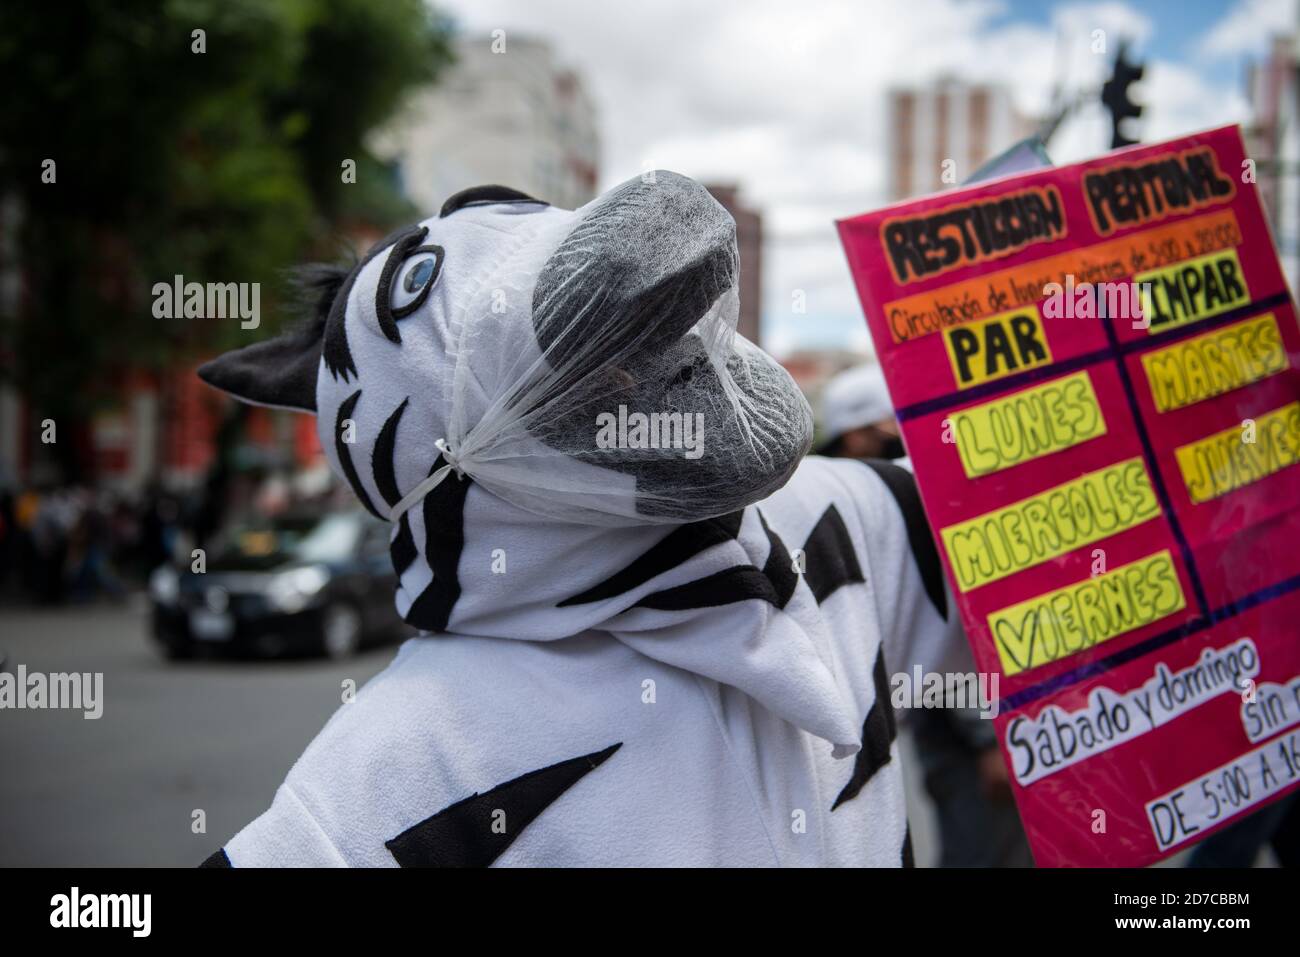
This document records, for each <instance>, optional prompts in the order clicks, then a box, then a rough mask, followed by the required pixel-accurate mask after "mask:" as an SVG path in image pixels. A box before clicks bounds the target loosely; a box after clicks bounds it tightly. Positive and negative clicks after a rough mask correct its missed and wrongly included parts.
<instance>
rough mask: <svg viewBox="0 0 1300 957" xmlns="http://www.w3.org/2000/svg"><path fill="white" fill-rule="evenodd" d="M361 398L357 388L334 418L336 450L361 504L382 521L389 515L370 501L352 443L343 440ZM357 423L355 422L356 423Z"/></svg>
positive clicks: (341, 465) (345, 474)
mask: <svg viewBox="0 0 1300 957" xmlns="http://www.w3.org/2000/svg"><path fill="white" fill-rule="evenodd" d="M360 398H361V390H360V389H357V391H356V392H353V393H352V394H351V395H350V396H348V397H347V398H346V399H344V400H343V404H342V405H340V406H339V412H338V416H337V417H336V418H335V420H334V452H335V453H336V454H337V455H338V457H339V466H340V468H342V469H343V476H344V477H345V478H346V479H347V480H348V484H349V485H351V486H352V491H353V492H355V493H356V496H357V498H358V499H360V500H361V504H362V505H364V506H365V507H366V511H368V512H369V513H370V514H371V515H373V516H375V518H377V519H379V520H381V521H387V518H388V516H386V515H380V514H379V512H378V511H376V510H375V506H374V505H372V504H371V502H370V496H369V495H367V494H366V490H365V487H364V486H363V485H362V484H361V479H360V477H358V475H357V468H356V466H355V465H353V464H352V452H351V450H350V446H351V443H350V442H344V441H343V423H344V422H346V421H347V420H348V419H350V418H352V412H353V410H355V409H356V407H357V401H358V400H359V399H360ZM354 424H355V423H354Z"/></svg>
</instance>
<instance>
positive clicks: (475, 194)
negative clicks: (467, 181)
mask: <svg viewBox="0 0 1300 957" xmlns="http://www.w3.org/2000/svg"><path fill="white" fill-rule="evenodd" d="M496 203H536V204H537V205H539V206H549V205H551V204H550V203H548V202H546V201H545V200H542V199H534V198H533V197H531V196H529V195H528V194H527V193H521V192H520V191H519V190H517V189H511V188H510V187H509V186H495V185H487V186H471V187H470V188H469V189H462V190H461V191H460V192H459V193H454V194H452V196H451V197H450V198H449V199H448V200H447V201H446V202H445V203H443V204H442V211H441V212H439V213H438V218H439V219H446V218H447V217H448V216H450V215H451V214H452V213H454V212H456V210H458V209H464V208H465V207H466V206H491V205H494V204H496Z"/></svg>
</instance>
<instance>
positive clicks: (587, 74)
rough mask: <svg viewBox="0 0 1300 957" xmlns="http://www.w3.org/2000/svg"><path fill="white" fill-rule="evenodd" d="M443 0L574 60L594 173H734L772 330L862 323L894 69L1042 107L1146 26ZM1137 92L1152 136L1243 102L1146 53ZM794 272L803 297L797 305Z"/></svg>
mask: <svg viewBox="0 0 1300 957" xmlns="http://www.w3.org/2000/svg"><path fill="white" fill-rule="evenodd" d="M438 2H440V3H441V4H442V6H444V7H445V8H447V9H449V10H450V11H451V12H453V14H454V15H456V16H457V17H458V19H459V20H460V21H461V23H462V24H463V26H464V27H465V28H466V29H467V30H470V31H472V32H483V33H486V32H487V31H490V30H492V29H496V28H501V29H505V30H506V31H507V35H509V33H510V31H512V30H514V31H519V32H521V33H529V34H533V35H537V36H541V37H543V38H545V39H547V40H549V41H550V42H551V43H552V44H553V45H554V47H555V48H556V51H557V53H558V55H559V56H560V58H561V59H562V60H563V61H564V62H567V63H569V64H571V65H573V66H574V67H576V68H577V69H578V70H579V71H580V72H581V74H582V75H583V77H584V80H585V82H586V84H587V86H588V88H589V90H590V91H591V94H592V96H593V99H594V100H595V102H596V104H597V107H598V109H599V111H600V127H601V133H602V141H603V147H604V157H603V161H602V164H601V179H602V186H603V187H608V186H610V185H613V184H614V183H617V182H621V181H622V180H624V179H626V178H628V177H631V176H634V175H637V174H639V173H641V172H643V171H644V170H646V169H650V168H656V167H663V168H669V169H675V170H677V171H679V172H682V173H685V174H687V175H689V176H693V177H695V178H697V179H702V180H714V181H721V182H727V183H736V184H738V185H739V186H740V187H741V192H742V195H743V196H744V197H746V198H747V199H748V201H749V202H751V203H752V204H754V205H757V206H759V207H761V208H762V210H763V212H764V227H765V233H766V243H765V250H764V251H765V257H764V269H765V276H764V303H763V312H764V330H765V332H764V334H765V336H767V337H768V344H769V345H772V346H775V347H777V348H781V347H789V348H793V347H795V346H798V345H800V344H811V343H816V344H819V345H825V344H828V343H829V344H834V342H832V341H831V340H835V341H838V342H839V343H840V344H844V345H849V346H852V345H861V344H863V343H864V341H865V336H864V332H863V330H864V322H863V319H862V312H861V308H860V306H859V304H858V301H857V294H856V291H855V290H854V288H853V285H852V282H851V279H850V277H849V273H848V268H847V266H846V264H845V261H844V255H843V252H842V250H841V249H840V246H839V240H838V236H837V234H836V231H835V228H834V220H835V219H836V218H838V217H844V216H849V215H852V214H854V213H858V212H863V211H866V210H868V209H871V208H874V207H878V206H880V205H882V204H883V203H884V202H885V200H886V192H885V189H886V186H885V184H886V163H887V155H888V145H889V144H888V142H887V139H886V136H887V131H886V113H885V108H886V92H887V91H888V90H889V89H890V88H891V87H896V86H908V85H921V84H927V83H931V82H934V81H935V80H937V79H939V78H941V77H953V78H956V79H964V80H972V81H986V82H993V83H1000V84H1003V85H1005V86H1006V87H1007V88H1008V89H1010V90H1011V91H1012V93H1013V96H1014V100H1015V103H1016V105H1017V107H1018V108H1019V109H1020V110H1022V111H1024V112H1026V113H1028V114H1032V115H1040V114H1042V113H1044V112H1045V111H1046V110H1047V108H1048V107H1049V105H1050V104H1051V102H1052V99H1053V91H1054V89H1056V88H1057V87H1058V86H1059V87H1061V88H1062V89H1064V90H1065V91H1066V92H1067V93H1069V92H1072V91H1076V90H1092V91H1095V90H1096V89H1097V88H1098V87H1099V86H1100V84H1101V82H1102V80H1103V79H1104V78H1105V76H1106V73H1107V71H1108V69H1109V66H1110V62H1111V60H1112V58H1113V55H1114V50H1115V47H1116V44H1117V43H1118V41H1119V39H1120V38H1121V37H1129V38H1131V39H1133V40H1134V41H1136V42H1137V43H1138V44H1143V43H1146V42H1147V41H1148V40H1149V39H1150V38H1151V37H1152V35H1153V33H1154V25H1153V23H1152V20H1151V19H1150V18H1149V17H1147V16H1146V15H1145V14H1143V13H1141V12H1139V11H1138V10H1136V9H1134V8H1133V7H1132V6H1130V5H1128V4H1126V3H1122V2H1114V0H1108V2H1101V3H1072V4H1068V5H1064V6H1061V7H1059V8H1057V9H1056V10H1055V11H1054V12H1053V16H1052V20H1051V23H1050V24H1049V25H1041V24H1033V23H1027V22H1022V21H1016V20H1012V19H1008V17H1007V10H1006V8H1005V7H1004V6H1003V5H1002V4H1000V3H998V2H992V0H976V2H961V0H907V2H906V3H891V4H877V3H871V4H865V3H857V2H838V0H805V2H802V3H798V4H794V3H789V2H787V0H779V2H778V0H745V2H740V0H733V2H726V0H722V2H710V3H707V4H701V3H698V2H697V0H656V2H655V3H653V4H641V3H610V4H599V5H598V4H594V3H590V2H577V0H551V2H537V0H529V2H525V0H516V2H512V0H438ZM1098 30H1101V31H1103V32H1104V37H1105V41H1106V46H1105V50H1104V51H1100V52H1099V51H1097V50H1096V48H1095V42H1094V41H1095V38H1096V33H1095V31H1098ZM1142 92H1143V93H1144V94H1145V96H1146V103H1147V111H1146V113H1145V115H1144V119H1145V120H1146V125H1147V129H1146V130H1145V135H1146V136H1147V137H1148V138H1149V137H1151V136H1155V135H1160V136H1164V135H1173V134H1175V133H1179V132H1185V131H1188V130H1191V129H1196V128H1201V127H1204V126H1209V125H1213V124H1214V123H1217V122H1220V121H1221V120H1222V119H1226V118H1233V117H1235V116H1236V115H1237V114H1238V107H1239V106H1240V105H1241V104H1240V102H1239V99H1240V98H1239V97H1238V98H1229V99H1231V102H1227V101H1225V99H1224V97H1223V95H1222V94H1221V92H1220V91H1215V90H1209V89H1206V87H1205V86H1204V84H1203V83H1200V80H1199V77H1197V75H1196V74H1195V72H1194V71H1192V70H1190V69H1189V68H1186V67H1182V66H1179V65H1177V64H1173V63H1164V62H1160V63H1153V64H1152V66H1151V68H1150V71H1149V76H1148V80H1147V82H1146V84H1145V88H1144V90H1143V91H1142ZM1108 143H1109V123H1108V120H1107V119H1106V117H1105V115H1104V113H1101V112H1100V107H1099V106H1091V107H1089V108H1087V109H1084V110H1082V111H1080V112H1079V114H1078V115H1077V116H1075V117H1074V118H1072V120H1071V121H1070V122H1069V123H1068V124H1067V125H1066V127H1065V128H1063V129H1062V130H1061V133H1060V136H1059V137H1058V138H1057V140H1054V142H1053V144H1052V149H1053V153H1054V154H1055V155H1057V156H1059V157H1060V158H1061V159H1063V160H1070V159H1078V158H1082V157H1084V156H1090V155H1096V154H1097V153H1099V152H1101V151H1104V150H1105V149H1106V147H1107V145H1108ZM1008 145H1009V144H1008ZM795 290H803V291H804V292H805V294H806V297H807V306H808V312H807V313H806V314H795V313H793V312H792V310H791V308H790V303H791V300H792V295H793V293H794V291H795Z"/></svg>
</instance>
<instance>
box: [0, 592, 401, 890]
mask: <svg viewBox="0 0 1300 957" xmlns="http://www.w3.org/2000/svg"><path fill="white" fill-rule="evenodd" d="M146 628H147V612H146V611H145V609H144V607H143V606H141V605H138V604H131V605H128V606H118V607H112V606H109V607H94V608H81V609H68V610H56V611H49V610H13V609H7V610H3V611H0V651H3V653H4V655H5V656H7V661H6V663H5V665H4V668H5V670H7V671H11V672H12V671H14V670H15V669H16V668H17V667H18V665H19V664H25V665H26V666H27V668H28V670H29V671H40V672H71V671H79V672H86V671H89V672H96V671H102V672H103V673H104V685H103V687H104V690H103V698H104V705H103V716H102V717H101V718H99V719H98V720H86V719H85V718H83V717H82V713H81V712H80V711H58V710H40V711H34V710H21V711H19V710H9V709H3V710H0V865H127V866H142V865H171V866H177V865H193V864H197V863H198V862H199V861H201V860H202V859H203V858H204V857H206V856H207V855H208V854H209V853H211V852H212V851H213V850H215V849H216V848H217V847H219V846H221V844H222V842H223V841H225V840H226V839H227V838H229V837H230V836H231V835H232V834H234V833H235V831H237V830H238V829H239V828H240V827H242V826H243V825H244V824H245V823H247V822H248V821H250V820H252V819H253V818H254V817H255V816H256V815H257V814H259V813H260V812H261V811H262V810H264V809H265V808H266V807H267V805H268V804H270V801H271V797H272V795H273V794H274V792H275V788H276V786H277V785H278V784H279V783H280V781H281V780H282V779H283V778H284V775H285V773H286V772H287V771H288V770H289V768H290V766H291V765H292V764H293V761H294V759H295V758H296V757H297V756H298V754H299V753H300V752H301V751H302V749H303V748H304V747H305V746H306V744H307V743H308V742H309V741H310V740H311V739H312V737H313V736H314V735H315V734H316V732H317V731H318V730H319V729H320V727H321V726H322V725H323V724H324V723H325V721H326V720H327V719H328V718H329V716H330V715H331V714H332V713H333V712H334V710H335V708H337V707H340V706H341V695H342V687H341V685H342V682H343V680H344V679H345V678H353V679H355V680H356V682H357V686H358V687H359V686H360V685H361V684H362V683H364V682H365V681H366V680H368V679H369V678H370V677H371V676H372V675H374V674H375V673H376V672H378V671H379V670H381V669H382V668H383V667H384V666H385V665H386V664H387V662H388V661H389V660H390V659H391V657H392V655H393V653H394V651H395V649H396V646H395V645H394V646H390V647H386V648H383V649H380V650H377V651H374V652H368V653H366V654H364V655H362V656H361V657H359V658H356V659H354V660H353V661H351V662H345V663H341V664H336V663H332V662H326V661H317V660H310V661H285V662H210V661H199V662H185V663H172V662H168V661H166V660H164V659H163V658H162V657H161V656H160V655H159V654H158V653H157V652H156V651H155V650H154V648H153V646H152V644H151V642H150V641H149V640H148V639H147V635H146ZM195 809H203V810H204V811H205V812H206V813H207V833H206V834H194V833H192V831H191V819H192V814H193V812H194V810H195Z"/></svg>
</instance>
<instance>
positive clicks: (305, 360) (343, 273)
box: [198, 266, 349, 413]
mask: <svg viewBox="0 0 1300 957" xmlns="http://www.w3.org/2000/svg"><path fill="white" fill-rule="evenodd" d="M348 272H349V270H347V269H345V268H342V267H334V266H312V267H307V268H306V269H304V270H302V271H301V272H300V273H298V275H297V276H296V281H295V284H296V286H297V287H298V290H299V292H300V293H301V294H302V295H303V296H304V298H308V297H310V299H311V300H313V301H311V302H309V312H308V315H307V317H306V318H305V320H304V321H303V322H301V323H299V324H298V325H297V326H295V327H293V328H291V329H290V330H289V331H288V332H284V333H281V334H280V335H278V336H276V337H275V338H273V339H267V340H265V341H263V342H255V343H253V345H251V346H244V347H243V348H242V349H235V350H234V351H232V352H227V353H225V354H224V355H220V356H218V357H217V358H215V359H213V360H212V361H211V362H205V363H204V364H203V365H201V366H199V370H198V373H199V378H200V379H202V380H203V381H204V382H206V383H207V384H208V385H210V386H213V387H215V388H217V389H220V390H221V391H222V392H226V393H228V394H229V395H232V396H234V397H235V398H236V399H239V400H240V401H241V402H248V403H251V404H253V405H267V406H272V407H274V408H279V409H293V410H295V411H298V412H313V413H314V412H315V411H316V374H317V372H318V371H319V368H320V359H321V350H322V346H323V344H324V340H325V327H326V323H327V320H328V318H329V314H330V307H331V306H332V304H333V302H334V299H335V297H336V296H337V295H338V291H339V289H340V287H341V286H342V285H343V281H344V279H346V277H347V275H348ZM344 348H345V349H346V344H345V345H344Z"/></svg>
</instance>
